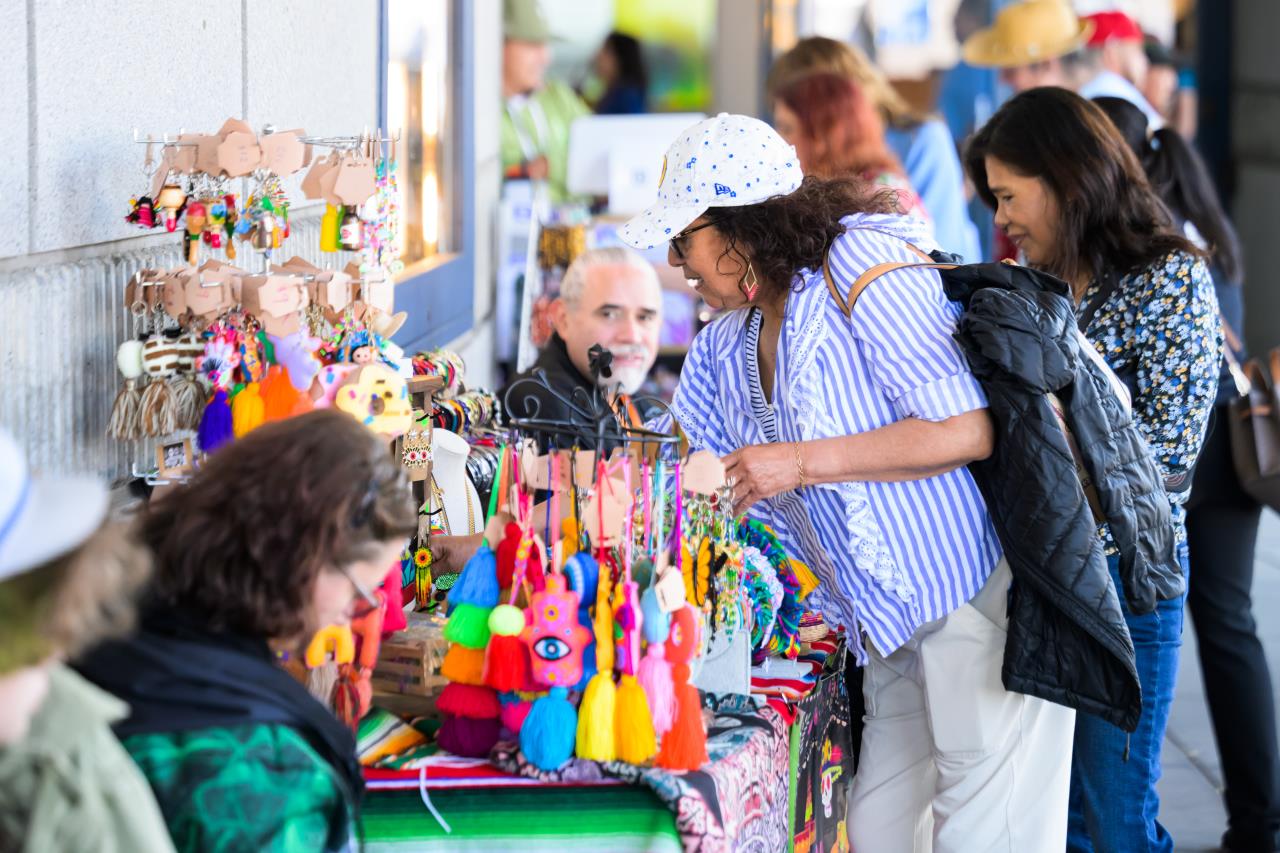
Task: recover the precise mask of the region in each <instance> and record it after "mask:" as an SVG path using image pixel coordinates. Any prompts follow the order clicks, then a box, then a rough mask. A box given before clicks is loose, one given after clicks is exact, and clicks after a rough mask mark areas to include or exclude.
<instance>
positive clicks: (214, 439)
mask: <svg viewBox="0 0 1280 853" xmlns="http://www.w3.org/2000/svg"><path fill="white" fill-rule="evenodd" d="M234 437H235V433H234V431H233V430H232V426H231V405H230V404H229V403H228V402H227V392H226V391H225V390H223V389H222V388H219V389H218V390H217V391H215V392H213V398H212V399H210V400H209V405H207V406H205V408H204V415H203V416H202V417H201V418H200V427H199V429H198V430H197V431H196V440H197V441H198V442H199V444H200V450H201V451H203V452H205V453H213V452H214V451H215V450H217V449H218V448H219V447H221V446H222V445H224V444H227V443H228V442H230V441H231V440H232V439H233V438H234Z"/></svg>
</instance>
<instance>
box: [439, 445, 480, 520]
mask: <svg viewBox="0 0 1280 853" xmlns="http://www.w3.org/2000/svg"><path fill="white" fill-rule="evenodd" d="M470 452H471V446H470V445H469V444H467V442H466V440H465V439H463V438H462V437H461V436H459V435H457V434H456V433H452V432H449V431H448V430H443V429H433V430H432V431H431V456H432V459H433V464H432V466H431V476H432V477H433V478H434V480H435V485H436V488H438V489H439V490H440V495H439V496H438V497H437V498H436V499H435V500H433V501H432V507H431V508H432V509H433V510H434V509H436V501H437V500H438V501H440V502H441V503H443V505H444V516H445V519H446V524H447V527H448V530H449V532H450V533H451V534H453V535H454V536H466V535H468V534H471V533H478V532H479V531H480V529H481V528H482V527H483V526H484V508H483V507H481V506H480V495H479V493H478V492H477V491H476V487H475V486H474V485H472V484H471V480H470V479H469V478H468V477H467V456H468V455H469V454H470ZM428 488H429V487H428Z"/></svg>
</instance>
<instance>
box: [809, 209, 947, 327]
mask: <svg viewBox="0 0 1280 853" xmlns="http://www.w3.org/2000/svg"><path fill="white" fill-rule="evenodd" d="M850 230H856V231H874V230H876V229H874V228H861V229H850ZM882 233H883V232H882ZM904 242H905V241H904ZM907 247H908V248H909V249H911V251H913V252H915V253H916V254H917V255H919V256H920V257H922V258H924V261H923V262H921V263H911V262H908V261H888V262H886V263H883V264H876V265H875V266H873V267H869V268H868V269H867V270H866V271H865V272H864V273H862V275H860V276H858V277H857V279H855V280H854V282H853V286H852V287H850V288H849V294H848V296H846V295H845V294H843V293H841V292H840V288H839V287H838V286H837V285H836V280H835V277H834V276H833V275H832V274H831V250H830V249H827V253H826V254H825V255H823V256H822V279H823V281H825V282H826V283H827V290H828V291H830V293H831V298H832V299H834V300H835V301H836V305H839V306H840V312H841V313H842V314H844V316H845V317H846V318H850V317H852V316H853V306H854V303H856V302H857V301H858V297H859V296H861V295H862V291H864V290H866V289H867V287H869V286H870V285H871V282H873V281H875V280H876V279H878V278H879V277H880V276H882V275H885V274H887V273H891V272H893V271H895V270H905V269H931V270H953V269H955V268H956V267H957V266H959V264H939V263H934V261H933V258H931V257H929V255H928V254H926V253H925V252H924V251H923V250H921V249H919V248H917V247H916V246H914V245H912V244H911V243H907Z"/></svg>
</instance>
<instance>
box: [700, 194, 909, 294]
mask: <svg viewBox="0 0 1280 853" xmlns="http://www.w3.org/2000/svg"><path fill="white" fill-rule="evenodd" d="M898 210H899V208H898V194H897V192H896V191H895V190H893V189H892V188H889V187H881V186H877V185H875V184H871V183H868V182H867V181H864V180H862V179H860V178H856V177H842V178H817V177H812V176H810V177H806V178H805V179H804V180H803V181H802V182H801V183H800V186H799V188H797V189H796V190H795V192H792V193H789V194H787V195H779V196H774V197H773V198H770V199H766V200H765V201H762V202H759V203H758V204H749V205H744V206H742V207H712V208H710V209H708V210H707V212H706V217H707V219H709V220H710V221H711V222H712V224H713V225H714V226H715V228H716V230H717V231H719V232H720V233H721V234H722V235H723V236H724V238H725V249H724V252H723V253H722V254H721V255H720V257H719V258H718V259H717V260H716V271H717V272H720V273H721V274H728V273H725V272H724V271H723V270H721V269H720V268H719V267H720V261H721V260H723V259H725V258H727V257H729V254H730V253H731V252H736V253H737V255H738V261H739V263H741V262H742V259H746V258H749V259H750V261H751V266H752V268H753V269H754V270H755V273H756V275H757V276H758V277H759V279H760V283H761V286H762V287H765V288H772V289H774V290H775V291H780V290H784V289H787V288H790V287H792V286H793V280H794V279H795V277H796V274H797V273H798V272H800V270H804V269H818V268H819V267H821V266H822V259H823V257H825V256H826V254H827V249H829V248H830V247H831V243H832V242H833V241H834V240H835V239H836V237H839V236H840V235H841V234H843V233H844V230H845V229H844V226H843V225H841V224H840V219H841V218H842V217H844V216H848V215H849V214H851V213H897V212H898Z"/></svg>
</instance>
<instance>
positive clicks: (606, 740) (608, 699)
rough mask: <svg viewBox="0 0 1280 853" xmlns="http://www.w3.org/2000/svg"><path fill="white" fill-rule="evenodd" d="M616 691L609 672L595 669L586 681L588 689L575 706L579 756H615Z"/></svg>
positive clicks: (599, 758)
mask: <svg viewBox="0 0 1280 853" xmlns="http://www.w3.org/2000/svg"><path fill="white" fill-rule="evenodd" d="M617 693H618V691H617V688H616V687H615V686H614V684H613V673H612V672H597V673H596V674H595V675H594V676H592V677H591V680H590V681H589V682H587V689H586V691H585V692H583V694H582V705H581V706H580V707H579V708H578V736H577V744H578V757H579V758H587V759H590V760H591V761H613V760H614V759H615V758H617V757H618V748H617V746H616V744H615V743H614V736H613V716H614V713H615V711H616V708H617Z"/></svg>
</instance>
